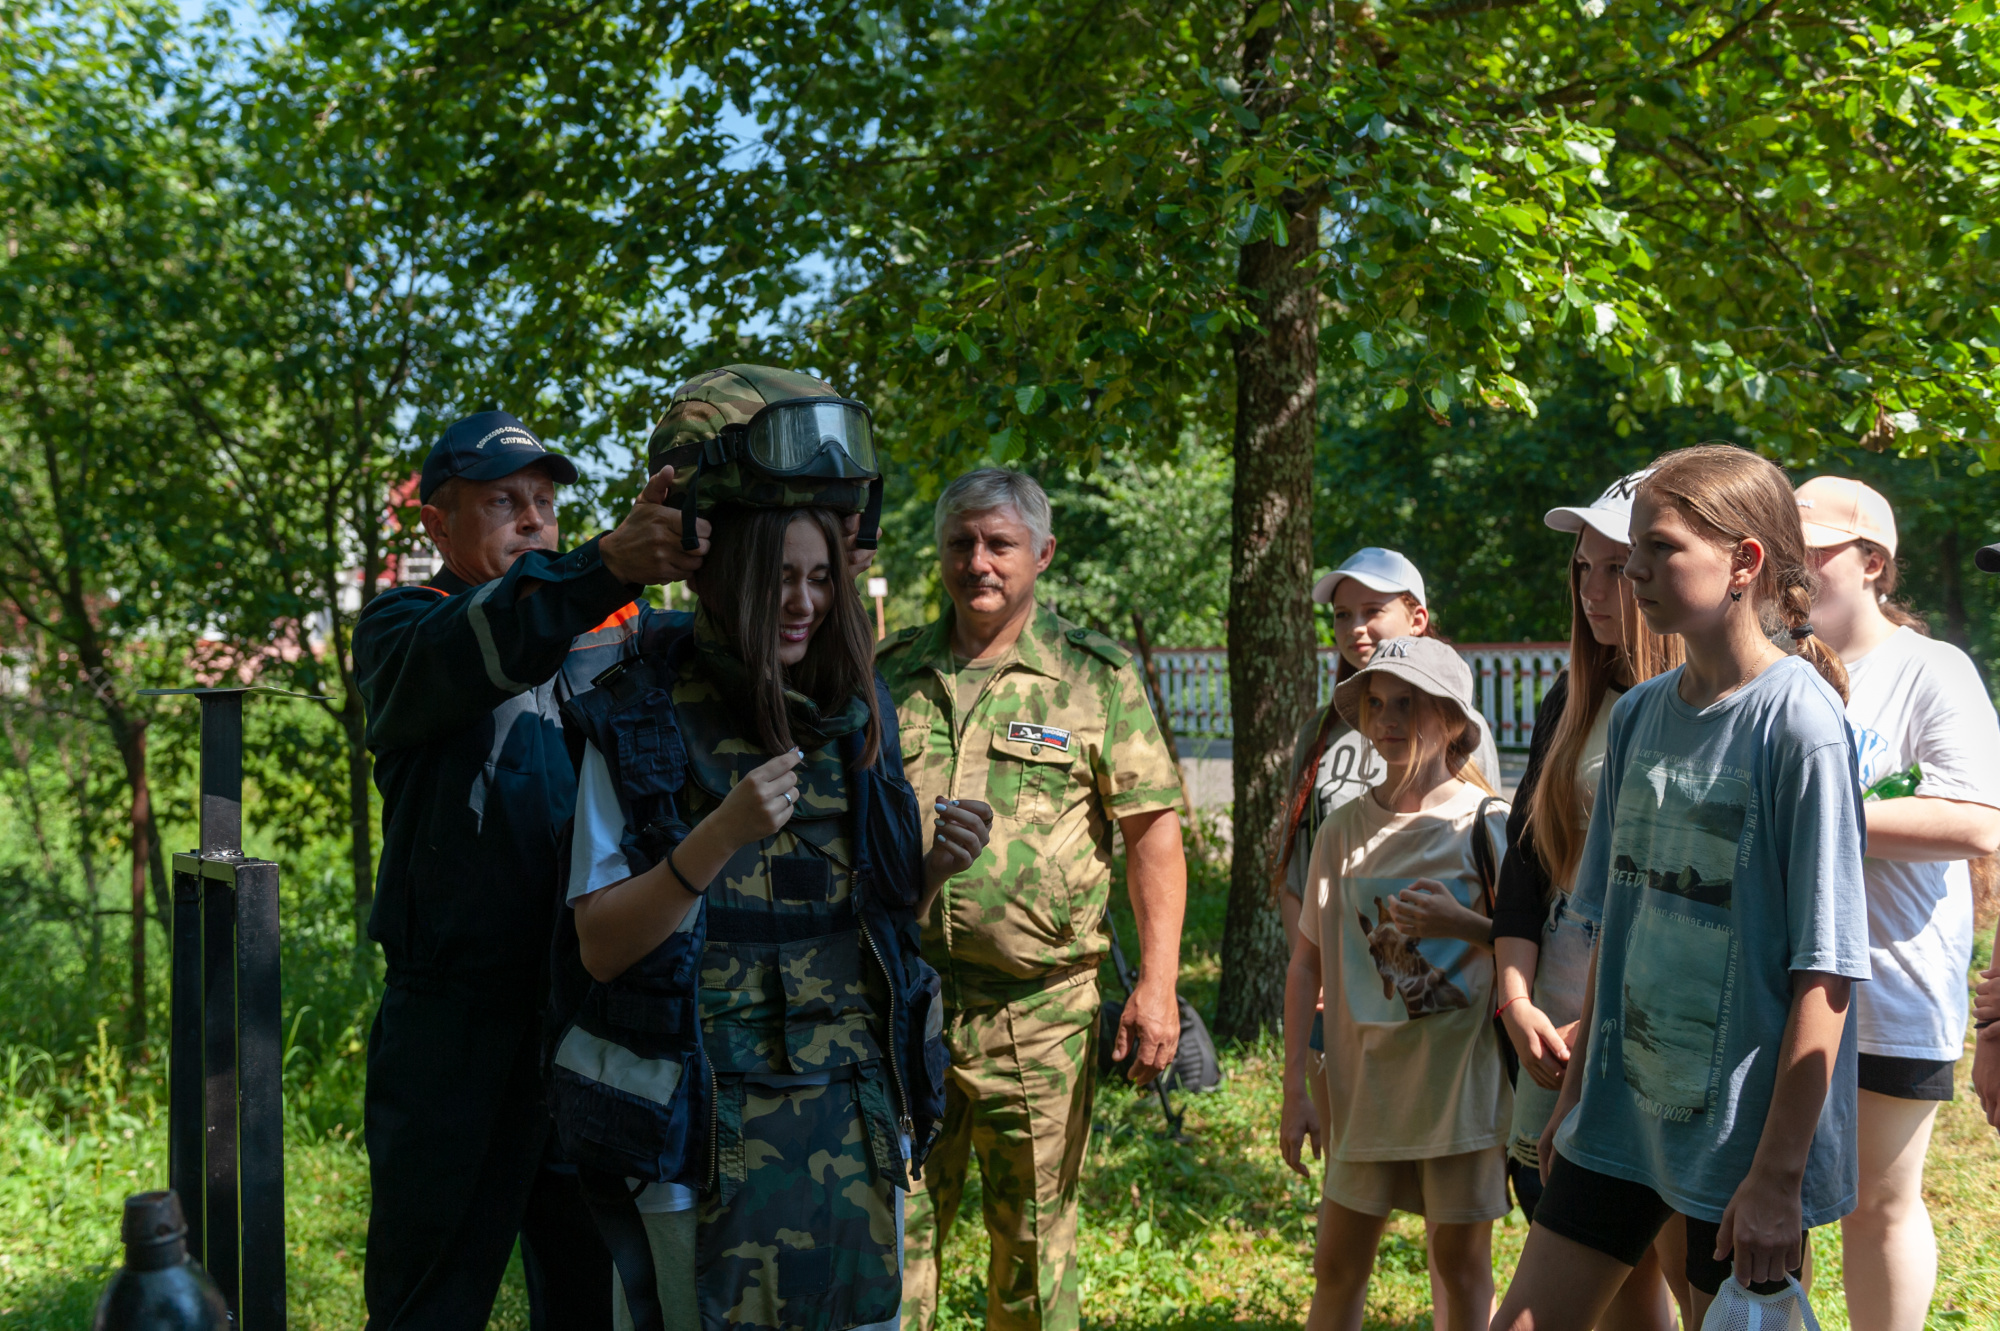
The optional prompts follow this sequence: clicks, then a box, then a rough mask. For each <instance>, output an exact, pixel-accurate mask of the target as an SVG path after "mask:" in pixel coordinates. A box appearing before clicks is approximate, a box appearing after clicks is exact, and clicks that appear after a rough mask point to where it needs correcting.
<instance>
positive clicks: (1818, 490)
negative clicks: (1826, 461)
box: [1798, 476, 1896, 556]
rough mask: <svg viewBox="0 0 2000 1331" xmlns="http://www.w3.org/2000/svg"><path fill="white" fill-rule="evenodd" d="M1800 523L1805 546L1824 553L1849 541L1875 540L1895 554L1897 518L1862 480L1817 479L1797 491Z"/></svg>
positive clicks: (1814, 478)
mask: <svg viewBox="0 0 2000 1331" xmlns="http://www.w3.org/2000/svg"><path fill="white" fill-rule="evenodd" d="M1798 498H1799V523H1800V525H1802V526H1803V527H1804V528H1805V532H1806V546H1807V548H1809V549H1813V550H1824V549H1825V548H1826V547H1828V546H1830V545H1846V544H1847V543H1848V542H1849V541H1873V542H1874V543H1875V544H1876V545H1879V546H1881V547H1882V548H1883V549H1884V550H1887V551H1888V552H1889V554H1890V555H1891V556H1894V555H1895V553H1896V515H1895V514H1894V513H1893V512H1891V511H1890V509H1889V501H1888V500H1886V499H1884V498H1883V497H1882V496H1881V495H1880V494H1878V493H1877V492H1875V491H1874V490H1871V489H1869V488H1868V487H1867V486H1865V485H1863V484H1862V483H1861V482H1860V481H1856V480H1850V479H1849V478H1847V477H1845V476H1815V477H1813V478H1812V479H1811V480H1809V481H1807V482H1806V483H1805V484H1804V485H1801V486H1800V487H1799V488H1798Z"/></svg>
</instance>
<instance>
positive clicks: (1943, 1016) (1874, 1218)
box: [1798, 476, 2000, 1331]
mask: <svg viewBox="0 0 2000 1331" xmlns="http://www.w3.org/2000/svg"><path fill="white" fill-rule="evenodd" d="M1798 500H1799V517H1800V519H1801V520H1802V522H1803V526H1804V529H1805V539H1806V546H1807V548H1808V549H1809V550H1810V552H1811V557H1812V561H1813V565H1814V567H1815V569H1816V570H1817V571H1818V573H1819V595H1818V596H1817V597H1816V598H1814V601H1813V629H1814V631H1815V632H1816V633H1817V634H1818V635H1819V637H1820V640H1821V641H1823V642H1825V643H1826V644H1827V645H1828V646H1830V647H1832V648H1833V649H1834V650H1835V651H1836V652H1838V653H1839V654H1840V659H1841V660H1842V661H1843V662H1844V663H1845V664H1846V666H1847V680H1848V701H1847V720H1848V724H1849V725H1851V726H1852V727H1853V729H1854V740H1855V750H1856V753H1857V755H1858V757H1859V758H1860V764H1861V773H1860V776H1861V785H1862V788H1863V789H1864V790H1866V789H1868V788H1869V787H1872V786H1876V785H1878V783H1881V782H1883V781H1884V780H1885V779H1890V778H1896V777H1900V776H1905V775H1906V774H1908V773H1909V772H1910V769H1911V767H1912V765H1915V766H1916V768H1917V770H1918V771H1919V772H1920V773H1921V775H1922V780H1921V781H1919V782H1918V783H1917V786H1916V793H1915V794H1914V795H1910V796H1907V797H1904V798H1889V799H1883V798H1879V797H1877V798H1871V799H1870V800H1869V801H1868V803H1867V804H1866V805H1865V809H1866V813H1867V818H1868V842H1867V856H1868V858H1867V859H1866V860H1864V861H1863V862H1862V867H1863V874H1864V876H1865V879H1866V883H1867V889H1868V961H1869V968H1870V970H1871V971H1872V972H1873V976H1874V978H1873V979H1871V980H1870V981H1869V982H1868V983H1867V984H1865V985H1862V986H1861V987H1860V988H1859V990H1858V991H1857V992H1856V994H1855V1000H1854V1009H1855V1018H1856V1020H1857V1021H1858V1022H1859V1024H1860V1056H1859V1059H1858V1060H1857V1082H1858V1085H1859V1086H1860V1095H1859V1104H1858V1106H1857V1110H1858V1112H1857V1123H1858V1126H1859V1138H1860V1148H1861V1151H1860V1154H1861V1191H1860V1202H1859V1204H1858V1205H1857V1206H1856V1207H1855V1209H1854V1212H1853V1213H1852V1214H1851V1215H1849V1216H1848V1217H1847V1218H1846V1219H1844V1220H1843V1221H1841V1226H1840V1228H1841V1240H1842V1249H1843V1263H1844V1272H1845V1280H1844V1282H1843V1283H1844V1285H1845V1288H1846V1291H1847V1318H1848V1321H1849V1322H1850V1323H1851V1324H1853V1325H1854V1326H1857V1327H1860V1326H1865V1327H1870V1328H1873V1329H1875V1331H1922V1327H1923V1325H1924V1319H1925V1317H1926V1316H1927V1315H1928V1313H1929V1310H1930V1302H1931V1290H1932V1288H1933V1287H1934V1286H1935V1285H1936V1283H1937V1240H1936V1238H1935V1237H1934V1236H1933V1234H1932V1232H1931V1222H1930V1214H1929V1212H1928V1211H1926V1210H1925V1209H1924V1196H1923V1182H1924V1155H1925V1152H1926V1151H1927V1150H1928V1149H1929V1147H1930V1137H1931V1125H1932V1123H1933V1122H1934V1120H1935V1119H1936V1117H1937V1107H1938V1104H1939V1102H1940V1101H1944V1100H1949V1099H1951V1096H1952V1069H1953V1066H1954V1065H1955V1064H1956V1063H1957V1061H1958V1055H1959V1053H1960V1051H1961V1050H1963V1049H1964V1047H1965V972H1966V969H1967V967H1968V966H1970V964H1971V962H1972V879H1971V875H1970V873H1969V872H1968V871H1967V867H1966V861H1967V860H1968V859H1976V858H1978V857H1980V856H1982V855H1989V854H1991V853H1992V852H1993V850H1994V849H1995V847H1997V846H2000V807H1996V806H2000V720H1996V718H1995V717H1994V714H1993V703H1992V701H1991V700H1990V699H1989V698H1988V697H1987V696H1986V689H1985V686H1984V685H1982V684H1981V683H1980V681H1979V672H1978V671H1977V670H1976V669H1974V667H1973V664H1972V661H1971V660H1970V658H1968V657H1967V656H1966V654H1965V653H1964V652H1961V651H1960V650H1958V648H1956V647H1953V646H1951V645H1950V644H1949V643H1943V642H1933V641H1931V638H1930V630H1929V628H1928V627H1927V626H1926V625H1925V624H1924V622H1923V621H1922V620H1921V619H1918V618H1917V617H1916V616H1915V615H1913V614H1911V613H1910V612H1909V611H1908V610H1906V609H1904V608H1903V607H1902V606H1900V605H1898V604H1897V603H1896V602H1895V601H1894V600H1893V599H1891V598H1892V597H1893V596H1894V594H1895V590H1896V518H1895V514H1894V513H1893V512H1891V510H1890V508H1889V501H1888V500H1886V499H1884V498H1883V497H1882V496H1881V495H1879V494H1877V493H1876V492H1875V491H1874V490H1871V489H1870V488H1868V487H1867V486H1865V485H1863V484H1862V483H1861V482H1860V481H1855V480H1848V479H1844V478H1836V477H1832V476H1820V477H1816V478H1815V479H1813V480H1810V481H1807V482H1806V483H1805V484H1804V485H1802V486H1800V487H1799V490H1798Z"/></svg>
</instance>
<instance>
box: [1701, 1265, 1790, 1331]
mask: <svg viewBox="0 0 2000 1331" xmlns="http://www.w3.org/2000/svg"><path fill="white" fill-rule="evenodd" d="M1701 1331H1819V1319H1818V1318H1816V1317H1814V1316H1813V1310H1812V1305H1811V1304H1810V1303H1807V1302H1806V1292H1805V1290H1803V1289H1801V1288H1800V1287H1799V1282H1798V1281H1796V1280H1794V1279H1792V1278H1791V1277H1790V1276H1786V1277H1785V1287H1784V1288H1783V1289H1781V1290H1779V1291H1777V1292H1776V1293H1774V1294H1752V1293H1751V1292H1750V1291H1749V1290H1748V1289H1746V1288H1744V1287H1743V1286H1742V1285H1741V1284H1739V1283H1737V1280H1736V1277H1735V1276H1731V1277H1729V1279H1727V1280H1725V1281H1723V1282H1722V1288H1721V1289H1719V1290H1717V1291H1716V1294H1715V1302H1713V1303H1711V1304H1709V1305H1708V1316H1706V1317H1704V1318H1702V1319H1701Z"/></svg>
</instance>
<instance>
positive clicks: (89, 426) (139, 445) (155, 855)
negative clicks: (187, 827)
mask: <svg viewBox="0 0 2000 1331" xmlns="http://www.w3.org/2000/svg"><path fill="white" fill-rule="evenodd" d="M175 18H176V16H175V15H174V13H173V12H172V11H171V9H170V8H169V7H162V6H138V7H134V8H125V9H120V10H115V11H114V10H104V9H96V8H92V7H89V6H69V5H57V6H50V7H48V8H46V9H41V10H37V11H32V12H30V13H28V14H26V15H23V16H21V18H20V20H19V21H16V22H10V23H9V24H8V25H7V26H6V27H4V28H0V60H4V62H5V64H6V67H7V70H8V74H9V80H8V85H7V87H8V92H7V94H6V95H5V103H4V105H5V107H6V113H5V114H4V115H0V161H4V162H5V163H6V166H5V168H4V170H0V226H4V227H5V231H6V236H5V246H6V249H5V253H4V259H0V484H3V485H4V490H5V493H6V494H7V495H8V496H9V498H10V500H11V509H12V512H11V514H10V518H11V520H10V522H9V525H8V531H7V535H6V536H5V538H4V539H3V540H0V596H4V597H5V600H6V603H7V606H8V608H9V610H10V611H11V613H12V615H14V616H16V617H18V621H19V623H20V625H21V627H22V630H23V637H24V640H32V641H34V642H38V643H39V644H40V647H39V649H38V650H35V651H34V652H33V653H32V659H31V662H30V664H29V665H28V667H27V671H28V674H29V683H30V685H31V688H32V691H33V693H34V695H35V696H38V697H40V698H41V699H43V700H44V701H45V702H46V703H47V704H48V705H50V706H54V707H57V708H59V709H62V710H63V711H65V712H66V713H67V714H69V715H71V716H76V715H95V716H97V717H98V718H99V719H100V721H101V723H102V725H103V726H104V727H105V729H106V731H107V732H108V735H109V738H110V741H111V744H112V746H113V747H114V748H115V750H116V752H117V755H118V759H119V762H120V764H121V765H122V768H123V776H124V784H125V787H126V793H127V798H128V800H129V804H128V808H127V811H126V813H125V814H124V815H123V817H124V821H125V823H126V826H127V828H128V833H129V836H128V845H129V848H130V853H131V885H132V890H131V909H132V929H131V999H130V1006H129V1011H128V1015H129V1020H130V1028H131V1038H132V1040H133V1042H134V1043H143V1042H144V1040H145V1035H146V1011H147V1003H146V934H147V931H146V927H145V921H146V916H147V905H146V884H147V881H148V878H149V876H150V880H151V885H152V893H153V899H154V903H155V904H154V910H155V912H156V913H157V915H158V916H160V917H164V916H165V914H166V913H167V910H168V901H169V887H168V882H167V876H166V869H165V858H164V854H163V852H162V847H161V844H160V834H159V825H158V820H157V818H156V816H155V811H154V808H153V801H152V796H151V786H150V782H149V778H148V759H147V735H148V731H149V729H150V728H151V726H152V724H153V721H154V712H153V709H152V708H151V707H150V706H149V705H148V704H147V703H146V702H145V701H144V700H143V699H141V698H140V697H139V696H138V691H139V689H140V688H142V687H144V686H147V685H149V684H157V683H174V684H179V683H182V682H185V681H184V680H183V679H181V678H178V676H180V675H181V674H182V673H183V671H184V669H185V663H186V662H187V661H188V660H189V659H190V657H191V654H192V653H193V651H194V650H195V640H196V637H197V634H198V633H199V631H200V630H202V629H203V628H205V627H207V626H208V622H207V621H208V617H209V616H208V607H209V606H210V604H211V602H210V601H209V600H208V599H207V598H208V595H209V594H210V593H213V592H215V591H217V590H218V589H220V588H222V587H225V586H226V585H227V584H228V582H229V581H230V579H231V577H232V576H233V573H232V570H233V569H234V568H235V567H237V566H238V564H239V563H240V561H241V554H242V551H241V548H240V547H236V546H233V545H232V542H231V540H230V532H231V530H232V529H231V528H230V527H229V525H228V524H227V522H226V521H225V522H223V523H221V524H220V525H219V527H212V526H211V520H212V519H213V518H214V517H215V516H216V512H217V507H218V506H217V504H216V502H215V498H214V495H213V492H212V488H211V487H210V485H209V480H208V474H207V472H206V471H205V470H204V469H203V468H202V467H201V466H200V463H199V459H200V456H201V451H200V449H199V447H198V446H197V444H196V442H195V440H194V438H193V436H192V432H191V431H190V430H189V429H188V427H187V422H186V421H185V419H184V418H182V417H181V416H180V415H179V414H178V413H177V412H176V411H175V410H174V405H173V403H172V401H171V396H170V394H169V393H168V392H167V391H166V390H165V388H164V386H163V382H162V366H161V363H160V361H159V359H158V357H157V356H156V354H155V335H156V333H157V331H158V330H159V329H161V328H164V327H171V326H174V325H176V324H178V323H181V322H183V321H185V320H187V319H188V318H189V317H190V311H191V310H192V309H194V308H196V307H198V306H199V305H200V304H201V302H202V301H203V300H204V299H205V298H206V296H207V294H208V289H207V287H206V280H207V276H208V274H209V273H210V272H211V271H212V270H213V267H214V265H215V262H216V256H217V254H218V253H219V252H220V250H221V249H222V248H223V247H224V245H225V240H224V236H223V229H222V228H221V227H220V226H219V225H218V221H217V212H218V210H217V207H216V197H215V193H214V190H213V182H214V179H215V172H216V165H217V161H218V158H219V156H220V153H221V149H220V145H219V144H218V143H217V142H216V141H215V140H214V139H213V138H212V137H211V136H209V135H208V134H207V133H206V131H205V127H204V125H203V117H202V114H201V107H200V89H201V87H202V85H203V83H204V81H205V79H206V78H207V77H208V74H209V70H208V68H207V66H206V63H205V62H206V59H207V56H208V53H206V52H204V51H202V50H199V49H197V50H194V51H192V52H190V51H189V50H188V49H187V48H186V47H185V46H177V42H176V36H177V34H176V31H175ZM77 779H78V780H84V781H85V786H86V787H87V786H88V784H89V783H88V782H87V780H85V779H84V778H81V777H79V778H77ZM84 840H85V842H86V843H88V842H89V841H90V834H89V833H88V832H86V834H85V836H84ZM97 873H98V870H97V868H96V867H95V866H87V869H86V877H87V878H89V879H92V880H95V878H96V877H97ZM93 890H94V889H93Z"/></svg>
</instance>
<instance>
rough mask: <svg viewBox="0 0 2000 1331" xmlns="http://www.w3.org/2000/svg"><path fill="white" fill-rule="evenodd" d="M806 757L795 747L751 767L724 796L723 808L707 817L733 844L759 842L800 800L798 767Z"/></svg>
mask: <svg viewBox="0 0 2000 1331" xmlns="http://www.w3.org/2000/svg"><path fill="white" fill-rule="evenodd" d="M805 760H806V756H805V754H804V753H803V752H801V751H800V750H798V749H793V750H792V751H791V752H790V753H781V754H779V755H778V756H777V757H775V758H773V759H771V761H770V762H768V763H765V764H764V765H763V766H762V767H753V768H752V769H750V772H749V774H748V775H747V776H745V777H744V778H743V779H742V780H741V781H738V782H737V783H736V787H735V789H733V790H731V791H730V792H729V794H728V795H727V796H725V797H724V798H723V801H722V807H720V808H718V809H717V810H716V811H715V812H714V813H712V814H710V815H709V817H710V818H713V819H715V820H716V826H717V830H719V831H721V832H722V833H723V834H724V836H725V838H726V839H727V840H728V841H729V843H730V844H731V845H732V846H747V845H749V844H750V843H751V842H753V841H762V840H763V839H764V838H765V837H767V836H770V835H771V834H772V833H774V832H776V831H777V830H778V829H779V828H781V827H783V826H784V825H785V824H786V823H788V822H790V821H791V820H792V810H793V808H795V807H796V806H797V804H798V800H799V773H798V766H799V764H800V763H802V762H804V761H805Z"/></svg>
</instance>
